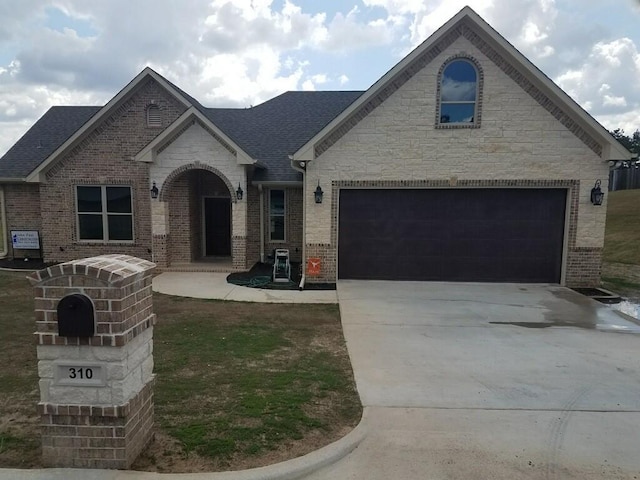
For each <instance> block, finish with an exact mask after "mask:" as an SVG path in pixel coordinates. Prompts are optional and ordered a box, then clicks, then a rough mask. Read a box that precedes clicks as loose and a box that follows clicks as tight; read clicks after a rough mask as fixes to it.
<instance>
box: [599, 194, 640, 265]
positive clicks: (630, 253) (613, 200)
mask: <svg viewBox="0 0 640 480" xmlns="http://www.w3.org/2000/svg"><path fill="white" fill-rule="evenodd" d="M607 202H608V206H607V226H606V231H605V242H604V260H605V261H607V262H614V263H627V264H634V265H640V189H638V190H619V191H616V192H611V193H609V199H608V201H607Z"/></svg>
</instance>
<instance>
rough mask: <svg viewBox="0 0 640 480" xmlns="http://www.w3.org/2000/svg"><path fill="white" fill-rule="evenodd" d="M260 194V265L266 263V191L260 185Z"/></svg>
mask: <svg viewBox="0 0 640 480" xmlns="http://www.w3.org/2000/svg"><path fill="white" fill-rule="evenodd" d="M258 192H260V263H264V189H263V188H262V184H261V183H259V184H258Z"/></svg>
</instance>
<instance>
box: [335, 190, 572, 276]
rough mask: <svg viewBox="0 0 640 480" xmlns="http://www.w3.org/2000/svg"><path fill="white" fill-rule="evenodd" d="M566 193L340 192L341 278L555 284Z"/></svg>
mask: <svg viewBox="0 0 640 480" xmlns="http://www.w3.org/2000/svg"><path fill="white" fill-rule="evenodd" d="M565 199H566V190H564V189H460V190H456V189H443V190H438V189H428V190H410V189H402V190H394V189H389V190H386V189H385V190H382V189H381V190H348V189H346V190H341V191H340V209H339V219H338V222H339V223H338V228H339V230H338V276H339V278H343V279H347V278H352V279H380V280H383V279H384V280H443V281H481V282H531V283H558V282H559V281H560V271H561V264H562V245H563V237H564V222H565Z"/></svg>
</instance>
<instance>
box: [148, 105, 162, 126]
mask: <svg viewBox="0 0 640 480" xmlns="http://www.w3.org/2000/svg"><path fill="white" fill-rule="evenodd" d="M161 126H162V116H161V115H160V107H158V105H153V104H151V105H149V106H148V107H147V127H161Z"/></svg>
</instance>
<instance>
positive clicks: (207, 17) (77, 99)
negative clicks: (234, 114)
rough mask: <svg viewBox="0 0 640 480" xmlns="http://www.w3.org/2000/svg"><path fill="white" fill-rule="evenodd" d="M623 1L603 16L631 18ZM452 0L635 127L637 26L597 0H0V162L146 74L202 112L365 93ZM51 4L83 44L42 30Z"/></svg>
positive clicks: (629, 4)
mask: <svg viewBox="0 0 640 480" xmlns="http://www.w3.org/2000/svg"><path fill="white" fill-rule="evenodd" d="M625 1H626V4H625V5H626V10H625V9H624V8H625V7H620V6H619V5H618V3H615V5H614V4H612V5H611V7H607V9H606V10H607V11H608V10H614V9H618V10H617V11H618V12H620V11H622V12H624V14H626V15H627V16H629V17H633V16H635V19H636V20H638V19H640V9H638V2H637V1H636V0H625ZM465 5H469V6H470V7H471V8H473V9H474V10H475V11H476V12H477V13H479V14H480V15H481V16H482V17H483V18H485V19H486V20H487V21H488V22H489V23H490V24H491V25H492V26H493V27H494V28H496V29H497V30H498V31H499V32H500V34H502V35H503V36H504V37H505V38H507V40H509V41H510V42H512V43H513V44H514V45H515V46H516V48H518V49H519V50H520V51H521V52H522V53H523V54H524V55H525V56H527V57H528V58H530V59H531V60H532V61H533V63H534V64H536V65H537V66H539V67H540V68H541V69H542V70H543V71H544V72H545V73H546V74H547V75H549V76H550V77H551V78H554V79H556V81H557V82H558V83H559V84H560V85H561V86H562V88H564V89H565V90H566V91H567V92H568V93H569V94H570V95H571V96H573V97H574V98H575V99H576V100H577V101H578V102H579V103H580V104H581V105H583V106H584V107H585V108H587V109H588V110H589V111H590V113H592V114H594V115H595V116H596V117H597V118H598V119H599V120H600V119H603V120H602V121H603V122H612V123H613V125H612V126H613V127H616V125H615V122H616V121H618V122H621V123H620V126H623V127H625V125H626V123H633V122H635V123H636V124H638V123H639V122H640V120H638V119H639V118H640V113H638V112H639V111H640V85H638V83H640V82H636V81H635V79H637V78H640V55H639V53H638V48H639V47H640V40H639V37H638V36H636V35H637V34H636V31H637V29H636V28H635V24H637V21H636V22H635V24H634V28H633V29H632V30H629V32H630V33H627V34H625V35H626V36H624V35H622V34H621V33H619V32H620V31H621V25H622V24H624V20H626V18H620V14H619V13H618V17H616V18H615V19H614V18H611V19H604V18H599V16H598V15H597V14H593V13H592V12H593V9H594V8H598V9H600V10H599V11H600V12H601V11H603V7H602V2H601V1H598V0H519V1H517V2H515V1H513V0H433V1H432V0H429V1H426V0H360V1H357V0H354V1H352V2H328V3H327V5H326V6H325V5H324V4H323V3H321V2H315V1H313V2H312V1H311V0H284V1H281V2H274V1H272V0H190V1H189V2H188V6H187V4H185V2H177V1H175V0H135V1H132V0H109V1H99V2H96V1H92V2H87V1H86V0H20V1H15V2H10V1H4V2H0V18H2V22H0V131H2V135H1V136H0V155H1V154H2V153H3V152H4V151H5V150H6V149H7V148H8V147H9V146H10V145H11V144H12V143H13V142H14V141H15V140H16V139H17V137H18V136H19V134H20V133H22V132H24V130H25V129H26V127H27V126H28V125H31V124H32V123H33V122H34V121H35V120H36V119H37V118H38V117H39V116H40V115H41V114H42V113H44V111H45V110H46V109H48V108H49V107H50V106H51V105H54V104H72V105H77V104H90V105H91V104H103V103H105V102H106V101H108V100H109V99H110V98H111V97H112V96H113V95H114V94H115V93H116V92H117V91H118V90H119V89H121V88H122V87H123V86H124V85H125V84H126V83H127V82H128V81H130V80H131V78H133V77H134V76H135V75H136V74H137V73H138V72H139V71H140V70H142V68H144V66H146V65H151V66H152V67H153V68H155V69H156V70H158V71H159V72H160V73H161V74H163V75H165V76H167V78H168V79H169V80H171V81H172V82H174V83H176V84H177V85H178V86H180V87H182V88H184V89H185V90H186V91H187V92H188V93H190V94H192V95H193V96H194V97H196V98H198V99H199V100H201V101H202V103H203V104H205V105H210V106H216V105H217V106H222V105H224V106H248V105H250V104H253V105H255V104H257V103H259V102H262V101H264V100H266V99H268V98H271V97H272V96H274V95H276V94H278V93H281V92H282V91H285V90H295V89H318V88H323V89H335V88H343V87H344V86H345V85H349V87H350V88H354V89H362V88H366V87H367V86H368V85H370V84H372V83H373V82H375V81H376V80H377V79H378V78H379V76H380V75H381V74H383V73H384V72H385V71H386V70H388V68H390V67H391V66H392V63H393V58H394V55H395V60H399V58H400V56H401V55H403V54H406V53H407V52H408V50H409V49H410V48H413V47H415V46H416V45H418V44H419V43H421V42H422V41H423V40H424V39H425V38H427V37H428V36H429V35H431V34H432V33H433V32H434V31H435V30H436V29H437V28H439V27H440V26H441V25H442V24H443V23H444V22H446V21H447V20H449V19H450V18H451V17H452V16H453V15H454V14H456V13H457V12H458V11H459V10H460V9H462V8H463V7H464V6H465ZM51 9H58V10H59V11H61V12H63V13H64V15H66V16H67V17H69V18H70V19H71V20H74V21H77V22H76V23H75V24H78V22H80V21H81V23H82V24H83V25H86V26H87V27H88V28H87V29H86V30H87V31H90V32H91V35H89V36H87V35H86V32H85V34H82V32H80V31H75V30H73V28H67V29H64V28H46V27H45V25H46V24H47V15H48V14H50V11H51ZM123 12H126V14H123ZM64 15H62V17H64ZM75 24H74V25H75ZM354 65H357V67H356V68H354ZM372 71H375V73H371V72H372ZM604 85H606V86H607V87H606V88H605V89H603V86H604ZM634 119H635V120H634ZM639 126H640V125H636V126H635V127H634V128H632V129H631V131H633V130H635V128H638V127H639ZM625 129H627V130H629V127H625Z"/></svg>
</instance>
